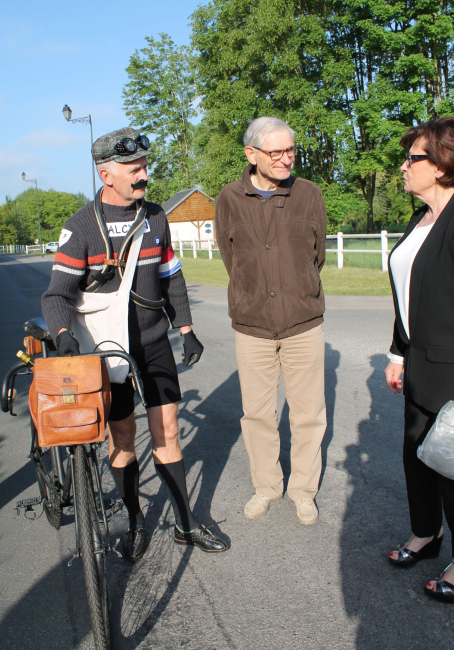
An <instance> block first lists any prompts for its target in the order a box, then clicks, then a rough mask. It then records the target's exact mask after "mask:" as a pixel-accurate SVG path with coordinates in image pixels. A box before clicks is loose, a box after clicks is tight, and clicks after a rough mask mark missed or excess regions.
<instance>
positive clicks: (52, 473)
mask: <svg viewBox="0 0 454 650" xmlns="http://www.w3.org/2000/svg"><path fill="white" fill-rule="evenodd" d="M30 427H31V435H32V451H31V457H32V459H33V464H34V466H35V471H36V478H37V479H38V488H39V494H40V497H41V498H42V500H43V502H42V503H43V508H44V512H45V513H46V517H47V521H48V522H49V523H50V525H51V526H53V527H54V528H55V529H56V530H59V528H60V524H61V518H62V515H63V507H62V504H61V492H60V488H59V487H58V486H57V485H56V480H57V476H58V471H57V459H56V457H55V449H54V448H53V447H51V448H50V449H49V451H48V452H43V450H42V449H41V447H39V446H38V434H37V431H36V427H35V423H34V422H33V420H32V418H30Z"/></svg>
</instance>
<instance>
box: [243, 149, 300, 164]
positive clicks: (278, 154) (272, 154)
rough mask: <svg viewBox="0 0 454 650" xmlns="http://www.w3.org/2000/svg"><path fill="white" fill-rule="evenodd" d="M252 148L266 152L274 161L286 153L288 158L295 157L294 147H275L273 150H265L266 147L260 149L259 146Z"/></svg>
mask: <svg viewBox="0 0 454 650" xmlns="http://www.w3.org/2000/svg"><path fill="white" fill-rule="evenodd" d="M252 146H253V148H254V149H258V150H259V151H262V152H263V153H267V154H268V156H269V157H270V158H271V160H273V161H276V160H280V159H281V158H282V156H283V155H284V154H285V153H286V154H287V156H288V157H289V158H291V159H292V160H293V159H294V158H295V154H296V147H289V148H288V149H276V150H275V151H267V150H266V149H260V147H254V145H252Z"/></svg>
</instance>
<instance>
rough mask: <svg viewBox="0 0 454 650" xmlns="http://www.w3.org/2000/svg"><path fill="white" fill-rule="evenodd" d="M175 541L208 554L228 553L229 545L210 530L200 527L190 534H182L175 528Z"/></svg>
mask: <svg viewBox="0 0 454 650" xmlns="http://www.w3.org/2000/svg"><path fill="white" fill-rule="evenodd" d="M174 540H175V543H176V544H188V545H189V546H198V547H199V548H200V549H201V550H202V551H205V552H206V553H222V552H223V551H227V549H228V548H229V547H228V545H227V544H226V543H225V542H224V541H223V540H222V539H220V538H219V537H216V535H213V533H211V532H210V531H209V530H208V528H205V526H202V524H200V526H199V527H198V528H195V529H194V530H192V531H191V532H190V533H182V532H181V530H180V529H179V528H177V527H176V526H175V532H174Z"/></svg>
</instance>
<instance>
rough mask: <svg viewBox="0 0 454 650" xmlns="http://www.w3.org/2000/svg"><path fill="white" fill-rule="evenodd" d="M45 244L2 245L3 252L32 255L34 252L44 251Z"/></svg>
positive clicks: (0, 251) (1, 250)
mask: <svg viewBox="0 0 454 650" xmlns="http://www.w3.org/2000/svg"><path fill="white" fill-rule="evenodd" d="M44 246H45V245H44V244H43V245H42V247H41V246H39V245H38V246H22V245H20V246H17V245H15V244H11V245H8V246H0V254H1V253H14V254H16V255H24V254H25V255H31V254H32V253H44Z"/></svg>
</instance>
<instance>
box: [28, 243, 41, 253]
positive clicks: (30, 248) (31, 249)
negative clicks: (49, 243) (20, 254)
mask: <svg viewBox="0 0 454 650" xmlns="http://www.w3.org/2000/svg"><path fill="white" fill-rule="evenodd" d="M25 248H26V251H25V254H26V255H31V254H33V253H40V254H41V255H43V254H44V244H43V245H42V247H41V246H40V245H39V244H38V245H37V246H26V247H25Z"/></svg>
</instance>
